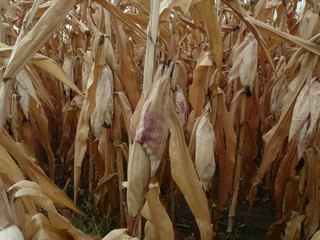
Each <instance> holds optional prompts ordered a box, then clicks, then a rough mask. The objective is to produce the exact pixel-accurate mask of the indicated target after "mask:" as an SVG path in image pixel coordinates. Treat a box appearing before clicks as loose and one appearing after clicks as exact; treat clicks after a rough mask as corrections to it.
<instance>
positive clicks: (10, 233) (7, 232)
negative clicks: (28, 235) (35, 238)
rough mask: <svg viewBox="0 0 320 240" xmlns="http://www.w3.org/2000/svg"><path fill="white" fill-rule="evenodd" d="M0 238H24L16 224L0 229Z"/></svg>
mask: <svg viewBox="0 0 320 240" xmlns="http://www.w3.org/2000/svg"><path fill="white" fill-rule="evenodd" d="M0 239H1V240H5V239H12V240H24V239H25V238H24V237H23V234H22V232H21V230H20V229H19V228H18V227H17V225H11V226H9V227H7V228H5V229H3V230H0Z"/></svg>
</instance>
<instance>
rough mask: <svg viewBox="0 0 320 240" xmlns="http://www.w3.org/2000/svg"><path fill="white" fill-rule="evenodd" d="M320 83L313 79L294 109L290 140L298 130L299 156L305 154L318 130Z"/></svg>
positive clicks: (304, 89) (300, 95)
mask: <svg viewBox="0 0 320 240" xmlns="http://www.w3.org/2000/svg"><path fill="white" fill-rule="evenodd" d="M319 101H320V83H319V81H318V80H316V79H313V80H312V81H311V83H310V84H308V85H305V87H304V88H303V89H302V90H301V92H300V94H299V96H298V98H297V101H296V104H295V106H294V109H293V115H292V123H291V127H290V131H289V141H290V140H291V139H292V137H293V136H294V135H295V134H296V133H297V132H298V141H297V145H298V158H299V159H300V158H301V157H302V156H303V153H304V151H305V149H306V148H307V146H308V144H309V143H310V141H311V140H312V139H313V136H314V134H315V132H316V130H317V123H318V120H319V117H320V108H319V107H318V106H317V103H318V102H319Z"/></svg>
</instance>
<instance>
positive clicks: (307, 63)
mask: <svg viewBox="0 0 320 240" xmlns="http://www.w3.org/2000/svg"><path fill="white" fill-rule="evenodd" d="M314 57H315V56H314V55H312V54H307V55H305V56H304V58H303V61H302V65H301V70H300V72H299V73H298V75H297V76H296V77H295V78H294V79H293V80H292V82H291V83H290V85H289V89H288V93H287V94H286V96H285V98H284V100H283V108H282V112H281V116H280V119H279V121H278V122H277V124H276V125H275V126H274V127H273V128H272V129H271V130H270V131H269V132H268V133H266V134H265V135H264V136H263V138H264V141H265V144H266V145H265V150H264V154H263V158H262V162H261V165H260V167H259V169H258V172H257V175H256V177H255V180H254V182H253V185H252V188H251V190H250V194H249V201H250V204H253V201H254V197H255V195H256V191H257V185H258V184H259V182H260V181H261V179H262V178H263V176H264V175H265V173H266V171H267V170H268V169H269V168H270V166H271V164H272V162H273V161H274V160H275V158H276V157H277V155H278V153H279V151H280V150H281V147H282V143H283V141H284V140H285V138H286V137H287V135H288V133H289V128H290V122H291V121H290V120H291V116H292V111H293V107H294V103H295V100H296V98H297V96H298V94H299V93H300V90H301V89H302V87H303V85H304V83H305V81H306V79H307V77H308V76H309V73H310V71H311V70H312V66H313V61H314Z"/></svg>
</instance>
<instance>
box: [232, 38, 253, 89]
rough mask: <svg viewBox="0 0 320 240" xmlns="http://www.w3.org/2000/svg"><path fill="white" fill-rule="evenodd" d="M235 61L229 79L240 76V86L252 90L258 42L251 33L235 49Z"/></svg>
mask: <svg viewBox="0 0 320 240" xmlns="http://www.w3.org/2000/svg"><path fill="white" fill-rule="evenodd" d="M234 54H235V61H234V63H233V66H232V68H231V70H230V73H229V79H230V80H233V79H235V78H237V77H239V78H240V82H241V84H242V86H243V87H244V88H245V89H247V88H249V89H250V92H252V89H253V85H254V79H255V77H256V74H257V68H258V44H257V40H256V39H255V38H254V36H253V35H252V34H248V36H247V37H246V38H245V39H244V41H243V42H242V43H241V44H240V46H239V47H238V48H237V49H236V51H235V53H234Z"/></svg>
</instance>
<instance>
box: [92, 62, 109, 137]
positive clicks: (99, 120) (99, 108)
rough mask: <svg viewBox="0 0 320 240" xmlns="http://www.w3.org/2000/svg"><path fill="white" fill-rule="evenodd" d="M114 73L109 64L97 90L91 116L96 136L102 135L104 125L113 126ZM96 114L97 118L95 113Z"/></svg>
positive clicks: (103, 70)
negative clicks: (94, 106)
mask: <svg viewBox="0 0 320 240" xmlns="http://www.w3.org/2000/svg"><path fill="white" fill-rule="evenodd" d="M113 97H114V96H113V75H112V71H111V69H110V67H109V66H105V67H104V68H103V69H102V71H101V76H100V77H99V81H98V85H97V90H96V99H95V101H96V108H95V110H94V111H93V113H92V116H91V121H90V122H91V127H92V131H93V133H94V134H95V136H96V138H99V137H100V136H101V131H102V129H101V128H102V125H103V124H107V126H111V123H112V116H113V111H114V106H113ZM94 114H95V119H93V115H94Z"/></svg>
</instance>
